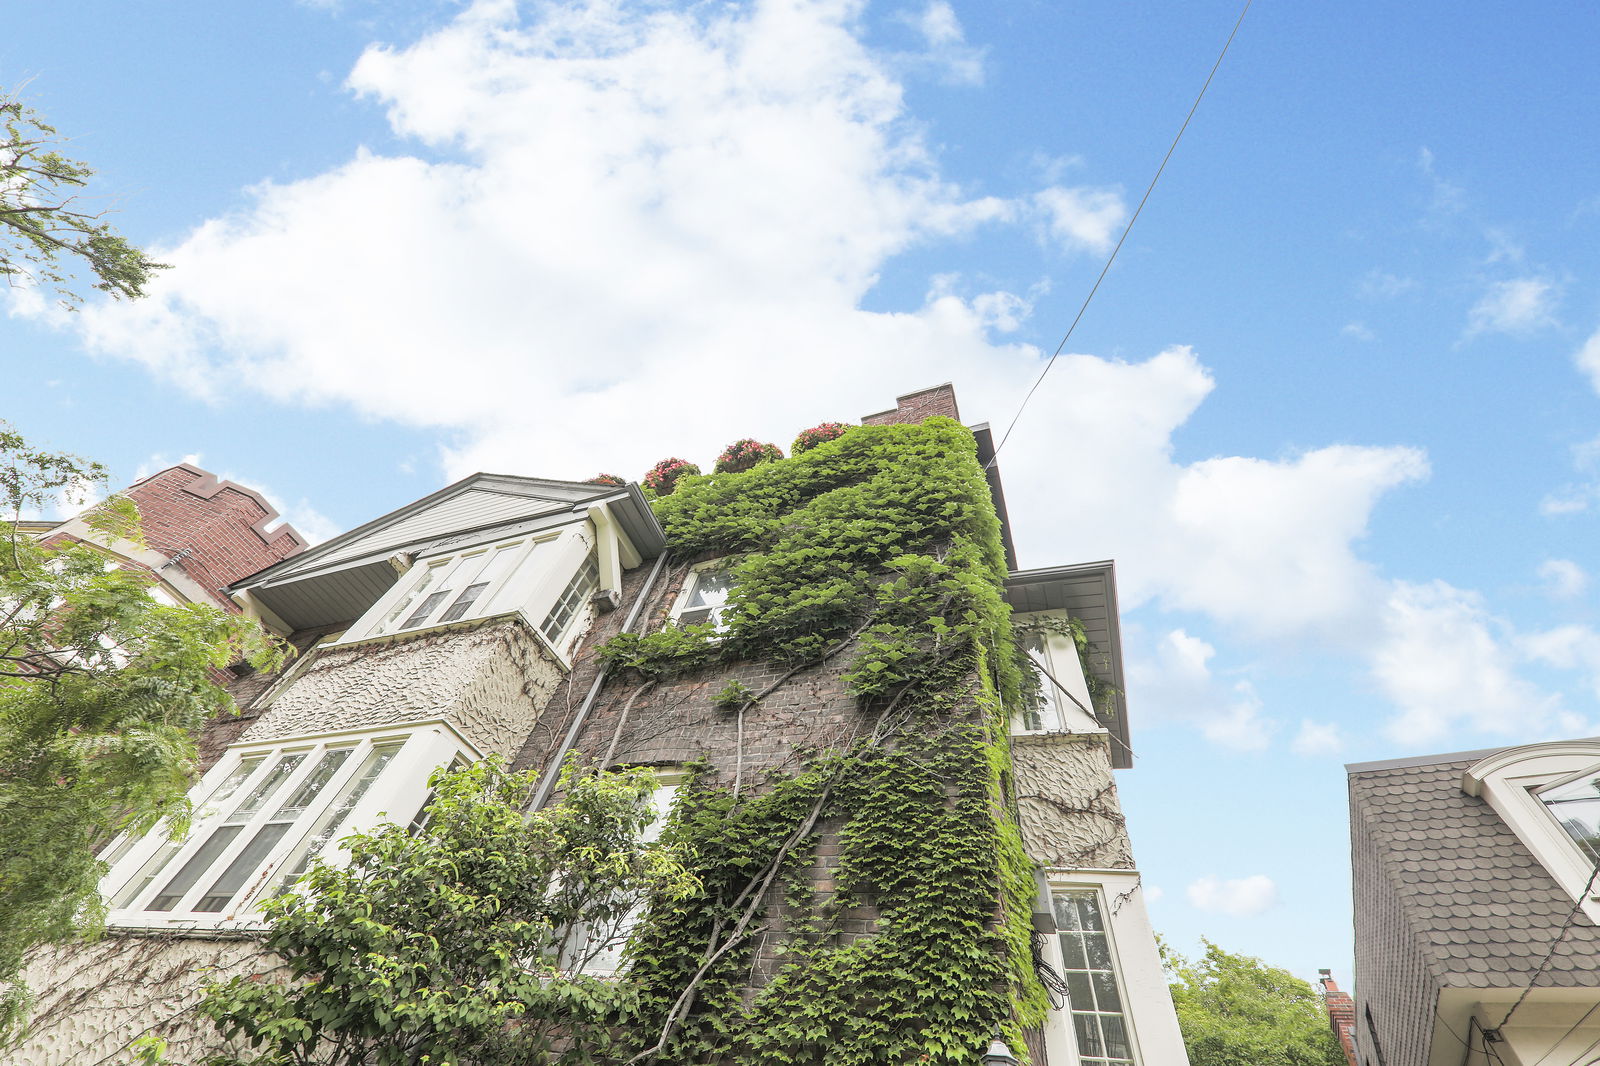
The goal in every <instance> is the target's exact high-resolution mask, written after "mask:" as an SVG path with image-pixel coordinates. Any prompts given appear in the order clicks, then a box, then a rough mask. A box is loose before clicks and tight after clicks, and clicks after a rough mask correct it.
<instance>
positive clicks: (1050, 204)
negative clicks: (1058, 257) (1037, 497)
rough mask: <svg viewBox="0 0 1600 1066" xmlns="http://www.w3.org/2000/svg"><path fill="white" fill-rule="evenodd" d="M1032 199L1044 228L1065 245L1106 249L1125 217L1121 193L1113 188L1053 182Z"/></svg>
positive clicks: (1126, 209) (1114, 238) (1125, 210)
mask: <svg viewBox="0 0 1600 1066" xmlns="http://www.w3.org/2000/svg"><path fill="white" fill-rule="evenodd" d="M1034 202H1035V204H1036V205H1037V206H1038V208H1039V210H1040V212H1041V213H1042V214H1043V216H1044V220H1045V229H1046V231H1047V232H1048V233H1049V234H1050V236H1051V237H1053V238H1055V239H1056V240H1057V241H1059V242H1060V243H1061V245H1062V246H1063V247H1065V248H1068V249H1071V248H1076V247H1083V248H1088V249H1089V250H1091V251H1095V252H1108V251H1110V250H1111V246H1112V244H1113V243H1114V242H1115V241H1116V238H1117V235H1118V234H1120V233H1121V232H1122V224H1123V222H1124V221H1125V220H1126V219H1127V217H1128V208H1127V205H1126V204H1124V203H1123V202H1122V194H1121V193H1119V192H1117V191H1116V190H1114V189H1088V188H1067V187H1065V186H1060V185H1055V186H1051V187H1050V188H1048V189H1044V190H1041V191H1040V192H1039V193H1037V194H1036V195H1035V196H1034Z"/></svg>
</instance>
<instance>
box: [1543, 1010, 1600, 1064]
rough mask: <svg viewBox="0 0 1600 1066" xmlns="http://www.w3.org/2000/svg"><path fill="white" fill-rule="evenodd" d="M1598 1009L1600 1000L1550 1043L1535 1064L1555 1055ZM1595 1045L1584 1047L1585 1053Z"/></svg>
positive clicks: (1599, 1041) (1598, 1041) (1597, 1041)
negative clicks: (1557, 1049)
mask: <svg viewBox="0 0 1600 1066" xmlns="http://www.w3.org/2000/svg"><path fill="white" fill-rule="evenodd" d="M1597 1010H1600V1002H1597V1003H1596V1004H1595V1005H1594V1006H1592V1007H1590V1008H1589V1010H1588V1012H1587V1013H1586V1014H1584V1016H1583V1017H1582V1018H1579V1019H1578V1020H1577V1021H1575V1022H1573V1023H1572V1028H1571V1029H1568V1030H1567V1031H1566V1032H1564V1033H1562V1034H1561V1038H1560V1039H1558V1040H1557V1041H1556V1042H1555V1043H1554V1044H1551V1045H1550V1050H1549V1051H1546V1052H1545V1053H1544V1054H1543V1055H1540V1056H1539V1059H1538V1061H1537V1062H1535V1063H1534V1064H1533V1066H1540V1064H1541V1063H1543V1062H1544V1060H1545V1059H1547V1058H1549V1057H1550V1056H1551V1055H1554V1054H1555V1053H1556V1048H1558V1047H1560V1046H1561V1045H1562V1044H1564V1043H1566V1042H1567V1037H1569V1036H1571V1035H1572V1034H1573V1033H1576V1032H1577V1031H1578V1030H1579V1029H1581V1028H1582V1027H1583V1023H1584V1022H1586V1021H1588V1020H1589V1017H1590V1015H1592V1014H1594V1012H1595V1011H1597ZM1595 1043H1597V1044H1600V1040H1596V1041H1595ZM1593 1047H1594V1044H1590V1045H1589V1047H1588V1048H1586V1049H1584V1050H1585V1053H1587V1052H1588V1051H1589V1050H1591V1049H1592V1048H1593Z"/></svg>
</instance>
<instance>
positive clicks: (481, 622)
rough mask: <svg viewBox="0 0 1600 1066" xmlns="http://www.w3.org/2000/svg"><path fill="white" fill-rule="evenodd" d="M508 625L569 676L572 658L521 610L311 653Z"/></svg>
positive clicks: (345, 640)
mask: <svg viewBox="0 0 1600 1066" xmlns="http://www.w3.org/2000/svg"><path fill="white" fill-rule="evenodd" d="M511 621H516V622H521V623H522V625H523V628H525V629H527V630H528V632H529V633H530V634H532V636H533V637H534V639H535V640H537V641H538V642H539V646H540V647H542V648H543V649H544V650H545V652H546V654H548V655H549V656H550V657H551V658H552V659H553V660H555V663H556V665H558V666H559V667H561V670H562V672H563V673H570V672H571V670H572V660H571V658H570V657H568V656H566V655H563V654H561V653H560V652H559V651H557V650H556V649H555V648H554V647H552V646H551V644H550V640H549V638H547V637H546V636H545V635H544V634H543V633H541V632H540V631H539V627H538V626H537V625H536V624H534V621H533V619H531V618H529V617H528V615H527V614H526V612H524V611H522V610H521V609H520V608H519V609H518V610H515V611H504V612H502V613H500V614H489V615H481V616H479V617H477V618H462V619H458V620H457V621H454V622H441V623H438V624H436V625H431V626H418V627H417V628H415V629H402V630H399V631H397V632H394V633H377V634H373V635H371V636H365V637H341V638H340V639H339V640H336V641H333V642H332V643H329V644H322V645H318V646H317V648H315V649H314V650H315V651H319V652H320V651H344V650H345V649H346V648H356V647H368V646H373V647H376V646H378V645H382V644H398V643H401V642H403V641H408V640H414V639H416V638H418V637H424V636H433V635H435V634H438V633H456V632H465V631H467V630H469V629H481V628H483V627H484V626H488V625H491V624H493V623H495V622H511Z"/></svg>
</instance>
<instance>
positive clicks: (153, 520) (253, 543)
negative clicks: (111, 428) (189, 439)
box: [127, 463, 310, 610]
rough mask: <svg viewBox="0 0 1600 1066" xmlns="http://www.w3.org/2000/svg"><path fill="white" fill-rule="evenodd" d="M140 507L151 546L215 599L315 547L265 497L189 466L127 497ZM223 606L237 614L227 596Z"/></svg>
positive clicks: (162, 474)
mask: <svg viewBox="0 0 1600 1066" xmlns="http://www.w3.org/2000/svg"><path fill="white" fill-rule="evenodd" d="M127 495H128V496H130V497H132V499H133V501H134V503H136V504H137V505H138V507H139V514H140V517H141V519H142V522H143V526H144V535H145V540H146V541H148V543H149V545H150V547H151V548H152V549H153V550H155V551H157V552H160V553H161V554H162V555H165V556H167V557H168V558H169V559H170V558H173V557H174V556H178V555H180V554H181V553H183V552H186V551H187V552H188V553H189V554H188V555H186V556H184V557H182V558H181V559H179V560H178V561H177V562H175V563H173V564H172V565H174V566H176V567H178V568H180V569H181V570H182V571H183V572H184V573H185V574H187V575H188V576H189V577H191V578H193V579H194V580H195V581H196V582H197V583H199V584H200V586H201V587H202V588H204V589H206V590H207V591H208V592H210V591H213V590H219V589H221V588H222V587H223V586H224V585H228V584H231V583H232V582H234V581H237V580H239V579H240V578H242V577H246V576H248V575H250V574H253V573H255V572H256V571H258V570H264V569H266V568H267V567H269V566H271V565H272V564H273V563H276V562H278V561H279V560H281V559H286V558H288V557H289V556H291V555H295V554H297V553H299V552H301V551H304V550H305V549H306V548H307V547H308V546H309V544H310V542H309V541H308V540H306V538H305V537H303V536H301V535H300V533H299V532H298V531H297V530H296V529H295V528H294V527H293V526H291V525H289V524H287V523H278V524H277V525H276V526H274V525H273V523H275V522H278V512H277V510H276V509H275V508H274V507H273V506H272V505H271V504H269V503H267V501H266V500H264V499H263V498H262V497H261V494H260V493H258V492H255V491H253V490H251V489H247V488H245V487H244V486H243V485H237V484H235V483H234V482H232V481H223V480H220V479H219V478H218V477H217V476H216V475H214V474H210V473H207V472H206V471H204V470H201V469H200V468H199V467H197V466H191V465H189V464H188V463H182V464H180V465H178V466H173V467H168V468H167V469H166V470H163V471H161V472H160V473H157V474H152V475H150V476H149V477H147V478H145V479H144V480H142V481H139V482H136V483H135V484H134V485H132V486H130V487H129V488H128V490H127ZM214 595H215V598H216V601H217V602H218V603H219V604H221V605H222V606H225V607H228V608H230V609H234V610H236V609H237V608H235V607H234V605H233V603H232V601H230V600H229V599H228V598H227V597H226V596H224V595H222V593H221V592H214Z"/></svg>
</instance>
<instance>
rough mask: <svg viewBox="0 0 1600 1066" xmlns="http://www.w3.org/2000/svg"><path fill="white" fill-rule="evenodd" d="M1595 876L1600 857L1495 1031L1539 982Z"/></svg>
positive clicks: (1587, 893)
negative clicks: (1537, 963)
mask: <svg viewBox="0 0 1600 1066" xmlns="http://www.w3.org/2000/svg"><path fill="white" fill-rule="evenodd" d="M1597 877H1600V859H1596V860H1595V864H1594V870H1593V871H1591V872H1590V874H1589V883H1588V884H1586V885H1584V886H1583V891H1582V892H1580V893H1578V902H1576V903H1574V904H1573V905H1572V910H1570V911H1568V912H1567V920H1566V921H1564V922H1562V923H1561V928H1560V929H1559V930H1558V931H1557V932H1556V938H1555V939H1554V940H1552V941H1551V942H1550V950H1549V951H1547V952H1545V953H1544V958H1543V959H1542V960H1541V961H1540V963H1539V968H1538V969H1537V970H1535V971H1533V978H1532V979H1531V980H1529V981H1528V987H1527V988H1524V989H1523V990H1522V995H1520V996H1518V997H1517V1001H1516V1002H1515V1003H1513V1004H1511V1009H1510V1010H1508V1011H1506V1016H1505V1017H1504V1018H1501V1019H1500V1024H1499V1025H1497V1026H1495V1027H1494V1028H1495V1031H1496V1032H1499V1031H1500V1030H1501V1029H1504V1028H1505V1027H1506V1023H1507V1022H1509V1021H1510V1020H1511V1016H1512V1015H1513V1014H1515V1013H1517V1008H1518V1007H1520V1006H1522V1002H1523V1000H1525V999H1527V998H1528V993H1530V992H1532V991H1533V989H1534V986H1535V985H1537V984H1538V983H1539V978H1541V977H1543V976H1544V970H1545V967H1546V966H1549V965H1550V960H1551V959H1553V958H1555V957H1556V949H1557V948H1559V947H1560V946H1561V942H1562V941H1563V940H1565V939H1566V938H1567V933H1568V931H1570V930H1571V929H1572V923H1573V922H1575V921H1577V920H1578V912H1579V911H1580V910H1582V909H1583V901H1584V900H1586V899H1588V898H1589V893H1590V892H1592V891H1593V890H1594V882H1595V878H1597Z"/></svg>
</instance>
